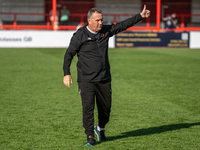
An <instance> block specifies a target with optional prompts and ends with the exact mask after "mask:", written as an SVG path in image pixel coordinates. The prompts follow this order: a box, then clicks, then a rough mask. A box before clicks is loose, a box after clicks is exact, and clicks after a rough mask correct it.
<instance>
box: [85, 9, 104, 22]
mask: <svg viewBox="0 0 200 150" xmlns="http://www.w3.org/2000/svg"><path fill="white" fill-rule="evenodd" d="M95 12H97V13H100V14H102V11H101V10H100V9H98V8H95V7H94V8H91V9H90V10H89V11H88V15H87V18H88V19H90V18H91V17H92V14H93V13H95Z"/></svg>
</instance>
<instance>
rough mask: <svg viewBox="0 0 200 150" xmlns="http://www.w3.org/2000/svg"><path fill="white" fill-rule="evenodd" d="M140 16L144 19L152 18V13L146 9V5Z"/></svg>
mask: <svg viewBox="0 0 200 150" xmlns="http://www.w3.org/2000/svg"><path fill="white" fill-rule="evenodd" d="M140 15H141V16H142V18H148V17H149V16H150V11H149V10H148V9H146V5H144V8H143V10H142V12H141V13H140Z"/></svg>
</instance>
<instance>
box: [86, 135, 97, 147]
mask: <svg viewBox="0 0 200 150" xmlns="http://www.w3.org/2000/svg"><path fill="white" fill-rule="evenodd" d="M95 144H96V141H95V138H94V136H91V135H89V136H87V143H85V146H94V145H95Z"/></svg>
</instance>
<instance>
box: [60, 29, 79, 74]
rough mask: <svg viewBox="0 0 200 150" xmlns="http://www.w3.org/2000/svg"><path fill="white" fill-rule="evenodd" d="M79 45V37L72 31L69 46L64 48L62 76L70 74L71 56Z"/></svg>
mask: <svg viewBox="0 0 200 150" xmlns="http://www.w3.org/2000/svg"><path fill="white" fill-rule="evenodd" d="M80 45H81V40H80V39H79V36H78V33H77V32H76V33H74V34H73V36H72V38H71V41H70V44H69V47H68V49H67V50H66V53H65V56H64V63H63V71H64V76H65V75H71V73H70V66H71V62H72V59H73V57H74V56H75V55H76V53H77V51H78V50H79V47H80Z"/></svg>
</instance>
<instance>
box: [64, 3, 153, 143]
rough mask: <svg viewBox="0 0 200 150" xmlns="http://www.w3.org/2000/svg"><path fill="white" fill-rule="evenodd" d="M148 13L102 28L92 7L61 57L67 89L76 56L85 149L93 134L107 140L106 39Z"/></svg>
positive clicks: (108, 85) (108, 86) (108, 87)
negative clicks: (96, 122) (82, 25)
mask: <svg viewBox="0 0 200 150" xmlns="http://www.w3.org/2000/svg"><path fill="white" fill-rule="evenodd" d="M149 15H150V11H149V10H146V6H144V9H143V11H142V12H141V13H140V14H137V15H135V16H134V17H132V18H129V19H127V20H125V21H122V22H120V23H118V24H116V25H103V17H102V12H101V10H99V9H97V8H92V9H91V10H90V11H89V12H88V25H86V26H84V27H83V28H80V29H79V30H78V31H76V32H75V33H74V35H73V37H72V38H71V42H70V45H69V47H68V49H67V51H66V53H65V57H64V64H63V70H64V78H63V82H64V84H65V85H66V86H67V87H70V83H72V78H71V73H70V65H71V61H72V59H73V57H74V55H75V54H77V56H78V62H77V72H78V79H77V81H78V86H79V92H80V94H81V99H82V109H83V126H84V128H85V133H86V135H87V143H86V146H91V145H94V144H95V138H94V132H95V133H96V135H97V138H98V140H99V141H106V140H107V138H106V136H105V134H104V127H105V125H106V124H107V123H108V121H109V116H110V111H111V93H112V91H111V74H110V64H109V60H108V40H109V38H110V37H111V36H113V35H115V34H117V33H119V32H121V31H124V30H126V29H127V28H129V27H131V26H133V25H134V24H136V23H137V22H139V21H141V20H142V19H143V18H147V17H149ZM95 98H96V103H97V108H98V125H97V126H95V127H94V106H95Z"/></svg>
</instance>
